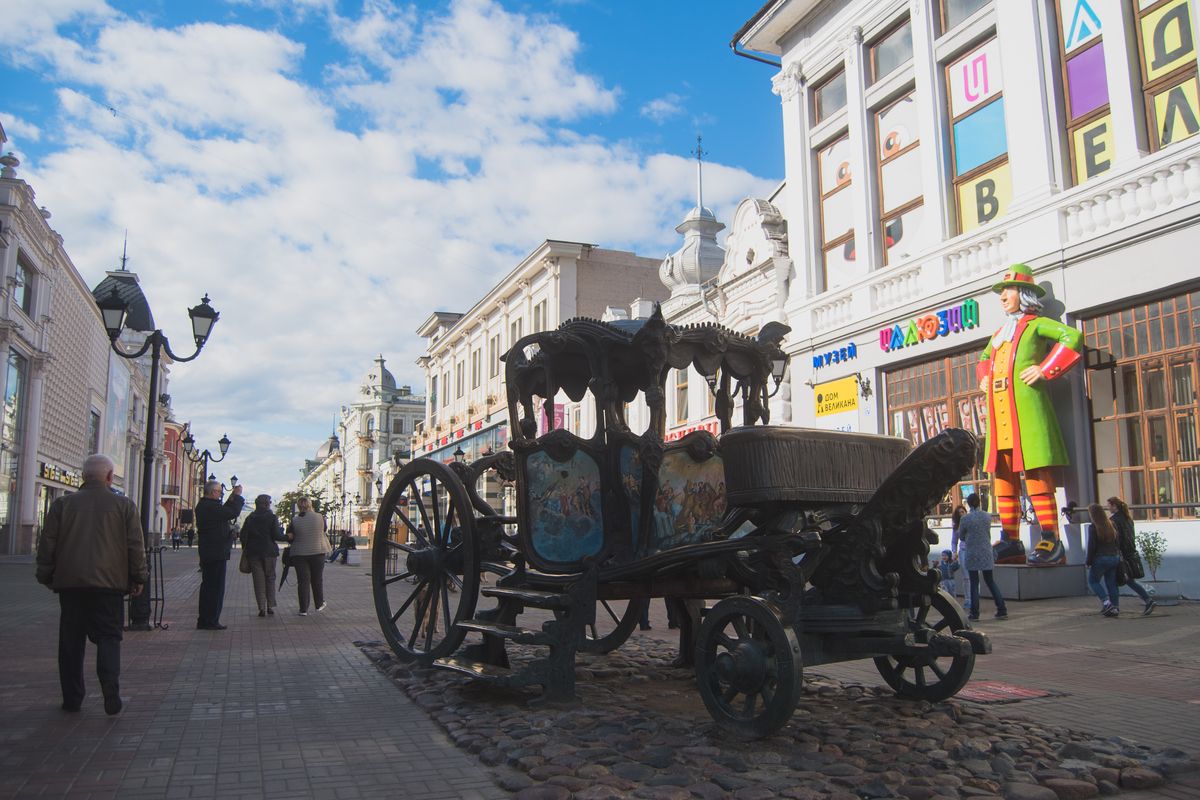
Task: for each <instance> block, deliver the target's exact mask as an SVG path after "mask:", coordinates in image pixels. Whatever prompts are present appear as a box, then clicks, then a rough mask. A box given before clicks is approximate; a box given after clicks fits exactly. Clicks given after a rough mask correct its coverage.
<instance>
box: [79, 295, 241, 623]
mask: <svg viewBox="0 0 1200 800" xmlns="http://www.w3.org/2000/svg"><path fill="white" fill-rule="evenodd" d="M208 303H209V300H208V295H207V294H206V295H204V298H203V299H202V300H201V301H200V304H199V305H196V306H193V307H192V308H190V309H188V316H189V317H191V320H192V338H193V339H194V340H195V342H196V352H195V353H192V354H191V355H190V356H188V357H186V358H181V357H179V356H177V355H175V353H174V352H173V351H172V350H171V343H170V342H168V341H167V337H166V335H165V334H163V332H162V331H160V330H155V331H154V332H152V333H151V334H149V335H148V336H147V337H146V340H145V341H144V342H142V346H141V347H139V348H138V349H137V351H136V352H133V353H127V352H125V351H124V350H123V349H122V348H121V346H120V345H119V344H118V343H117V339H118V338H119V337H120V336H121V329H122V328H124V327H125V318H126V316H127V315H128V313H129V304H128V303H126V302H125V301H124V300H122V299H121V296H120V294H118V293H117V287H115V286H114V287H113V288H112V291H111V292H110V293H109V295H108V297H105V298H104V299H102V300H100V301H98V302H97V304H96V305H98V306H99V307H100V315H101V317H102V318H103V320H104V330H105V331H106V332H107V333H108V339H109V343H110V344H111V345H112V349H113V352H115V353H116V354H117V355H119V356H120V357H121V358H128V359H131V360H132V359H137V358H141V357H142V356H144V355H145V354H146V351H147V350H149V351H150V393H149V395H148V396H149V397H151V398H156V397H158V370H159V361H160V360H161V359H162V351H163V350H166V351H167V355H168V356H170V357H171V360H173V361H178V362H184V361H191V360H192V359H194V358H196V357H197V356H198V355H200V351H201V350H202V349H204V343H205V342H206V341H208V335H209V334H210V333H212V327H213V325H215V324H216V322H217V320H218V319H219V318H220V316H221V315H220V314H218V313H217V311H216V309H214V308H213V307H212V306H210V305H209V304H208ZM156 416H157V413H156V411H155V409H154V407H153V404H150V407H149V408H147V409H146V447H145V452H144V453H143V455H142V462H143V468H142V536H143V537H144V541H145V544H146V550H147V552H148V551H149V550H150V504H151V502H152V492H151V488H152V486H151V484H152V483H153V481H154V419H155V417H156ZM150 563H152V562H151V561H150V560H149V559H147V567H149V565H150ZM152 585H153V584H149V585H147V586H146V587H145V589H144V590H143V591H142V593H141V594H140V595H138V596H137V597H130V598H129V629H130V630H135V631H148V630H150V586H152Z"/></svg>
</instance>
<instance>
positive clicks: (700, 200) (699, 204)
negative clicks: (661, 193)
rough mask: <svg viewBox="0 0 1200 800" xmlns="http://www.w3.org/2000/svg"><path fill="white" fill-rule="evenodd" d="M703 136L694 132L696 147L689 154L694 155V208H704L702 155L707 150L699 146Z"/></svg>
mask: <svg viewBox="0 0 1200 800" xmlns="http://www.w3.org/2000/svg"><path fill="white" fill-rule="evenodd" d="M703 141H704V137H703V136H701V135H700V134H698V133H697V134H696V149H695V150H692V151H691V154H692V155H694V156H695V157H696V208H699V209H703V208H704V157H705V156H706V155H708V151H707V150H705V149H704V148H703V147H701V144H702V143H703Z"/></svg>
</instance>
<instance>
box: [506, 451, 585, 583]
mask: <svg viewBox="0 0 1200 800" xmlns="http://www.w3.org/2000/svg"><path fill="white" fill-rule="evenodd" d="M525 469H526V472H527V474H528V476H529V480H528V482H527V486H528V488H527V491H528V493H529V494H528V497H529V524H530V541H531V543H532V545H533V549H534V550H535V551H536V552H537V554H538V556H540V557H541V558H542V559H544V560H546V561H554V562H559V563H574V562H578V561H579V560H581V559H583V558H585V557H586V556H591V555H595V554H596V553H599V552H600V548H601V547H603V546H604V520H603V516H602V510H601V505H600V468H599V466H598V465H597V464H596V462H595V461H594V460H593V459H592V458H591V457H590V456H589V455H588V454H587V453H585V452H584V451H583V450H577V451H576V452H575V455H573V456H571V457H570V458H569V459H567V460H566V461H562V462H559V461H555V460H554V459H552V458H551V457H550V456H549V454H547V453H545V452H534V453H531V454H530V455H529V457H528V458H527V459H526V462H525Z"/></svg>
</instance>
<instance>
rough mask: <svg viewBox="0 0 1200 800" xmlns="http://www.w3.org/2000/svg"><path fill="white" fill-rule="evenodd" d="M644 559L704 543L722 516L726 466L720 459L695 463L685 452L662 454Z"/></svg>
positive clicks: (673, 450)
mask: <svg viewBox="0 0 1200 800" xmlns="http://www.w3.org/2000/svg"><path fill="white" fill-rule="evenodd" d="M653 515H654V521H653V524H652V525H651V529H650V542H649V548H648V551H647V555H649V554H650V553H656V552H660V551H663V550H669V549H671V548H673V547H679V546H680V545H685V544H695V543H697V542H707V541H709V540H710V539H711V538H712V533H713V531H715V530H716V529H718V528H719V527H720V526H721V520H722V519H723V518H724V516H725V466H724V463H723V461H722V459H721V457H720V456H719V455H713V456H711V457H710V458H707V459H705V460H703V461H696V460H694V459H693V458H692V456H691V454H690V453H689V452H688V451H687V450H685V449H672V450H668V451H667V452H665V453H664V454H663V460H662V466H661V467H659V470H658V494H657V495H656V497H655V499H654V511H653Z"/></svg>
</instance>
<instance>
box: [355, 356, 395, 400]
mask: <svg viewBox="0 0 1200 800" xmlns="http://www.w3.org/2000/svg"><path fill="white" fill-rule="evenodd" d="M362 386H363V388H364V389H386V390H389V391H393V392H394V391H396V379H395V377H393V376H392V373H391V372H389V371H388V368H387V367H385V366H384V365H383V355H382V354H380V356H379V357H378V358H376V359H375V366H373V367H371V369H370V370H369V371H368V372H367V374H366V375H364V376H363V379H362Z"/></svg>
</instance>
